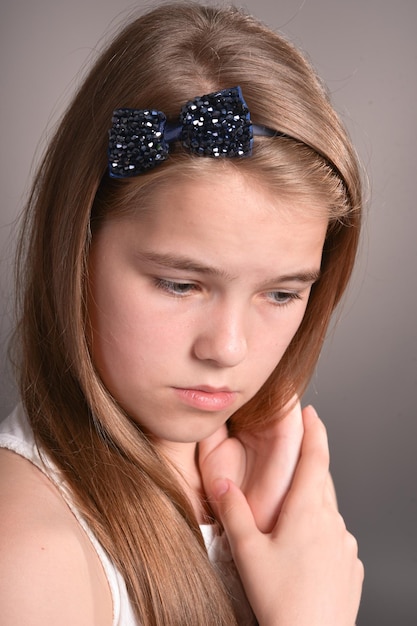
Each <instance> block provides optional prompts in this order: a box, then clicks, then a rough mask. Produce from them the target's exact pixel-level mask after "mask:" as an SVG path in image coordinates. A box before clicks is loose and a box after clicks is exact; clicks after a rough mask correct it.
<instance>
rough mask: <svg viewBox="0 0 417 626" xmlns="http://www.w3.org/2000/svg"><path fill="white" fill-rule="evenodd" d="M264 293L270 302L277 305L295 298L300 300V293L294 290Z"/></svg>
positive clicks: (292, 300) (284, 303) (288, 302)
mask: <svg viewBox="0 0 417 626" xmlns="http://www.w3.org/2000/svg"><path fill="white" fill-rule="evenodd" d="M266 295H267V298H268V299H269V300H270V301H271V302H272V304H275V305H277V306H285V305H288V304H290V303H291V302H294V301H295V300H301V296H300V294H299V293H297V292H296V291H270V292H269V293H267V294H266Z"/></svg>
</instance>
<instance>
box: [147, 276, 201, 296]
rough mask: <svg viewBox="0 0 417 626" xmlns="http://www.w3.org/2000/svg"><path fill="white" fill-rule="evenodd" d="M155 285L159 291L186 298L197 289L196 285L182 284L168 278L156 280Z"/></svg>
mask: <svg viewBox="0 0 417 626" xmlns="http://www.w3.org/2000/svg"><path fill="white" fill-rule="evenodd" d="M155 285H156V287H157V288H158V289H162V291H166V292H167V293H169V294H171V295H173V296H186V295H188V294H189V293H191V292H193V291H195V290H196V289H197V285H195V284H194V283H182V282H177V281H175V280H167V279H166V278H156V279H155Z"/></svg>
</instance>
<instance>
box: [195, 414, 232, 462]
mask: <svg viewBox="0 0 417 626" xmlns="http://www.w3.org/2000/svg"><path fill="white" fill-rule="evenodd" d="M227 438H228V432H227V426H226V424H223V425H222V426H220V428H218V429H217V430H216V432H214V433H213V434H212V435H210V437H207V438H206V439H203V440H202V441H200V443H199V444H198V458H199V462H200V463H203V462H204V460H205V459H206V458H207V457H208V455H209V454H210V453H211V452H212V451H213V450H214V449H215V448H217V446H219V445H220V444H221V443H222V442H223V441H224V440H225V439H227Z"/></svg>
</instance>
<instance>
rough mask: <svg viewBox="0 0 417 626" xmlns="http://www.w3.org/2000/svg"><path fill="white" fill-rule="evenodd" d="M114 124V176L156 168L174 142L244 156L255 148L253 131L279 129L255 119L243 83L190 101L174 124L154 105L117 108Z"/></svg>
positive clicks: (194, 149) (205, 153) (192, 148)
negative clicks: (252, 116) (257, 123)
mask: <svg viewBox="0 0 417 626" xmlns="http://www.w3.org/2000/svg"><path fill="white" fill-rule="evenodd" d="M112 123H113V125H112V127H111V129H110V131H109V152H108V156H109V174H110V176H111V177H112V178H126V177H130V176H137V175H138V174H142V173H143V172H146V171H147V170H149V169H151V168H153V167H155V165H156V164H157V163H159V162H161V161H164V160H165V159H166V158H167V156H168V153H169V144H170V143H172V142H174V141H180V142H181V143H182V145H183V146H184V147H185V148H186V149H187V150H189V151H190V152H192V153H194V154H197V155H200V156H210V157H220V156H227V157H244V156H249V155H250V154H251V152H252V143H253V135H254V134H256V135H268V136H271V135H274V134H275V133H274V131H271V130H269V129H267V128H264V127H263V126H255V125H253V124H252V123H251V120H250V114H249V110H248V107H247V106H246V103H245V101H244V99H243V96H242V91H241V89H240V87H233V88H231V89H224V90H223V91H217V92H215V93H211V94H208V95H205V96H201V97H199V98H195V99H194V100H190V101H189V102H187V103H186V104H185V105H184V106H183V107H182V109H181V114H180V119H179V122H178V123H176V124H169V123H167V119H166V116H165V115H164V113H162V112H161V111H155V110H151V109H144V110H141V109H117V110H116V111H114V113H113V119H112Z"/></svg>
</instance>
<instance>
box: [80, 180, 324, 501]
mask: <svg viewBox="0 0 417 626" xmlns="http://www.w3.org/2000/svg"><path fill="white" fill-rule="evenodd" d="M326 229H327V217H326V210H325V208H323V210H322V212H321V213H319V214H318V212H317V210H315V211H311V207H307V206H305V205H303V204H300V203H297V202H295V201H291V202H288V201H285V200H282V199H279V198H277V197H276V196H272V195H271V194H269V193H268V192H267V191H266V190H265V189H264V188H262V187H260V186H259V185H255V184H254V183H253V181H249V182H248V181H245V179H244V178H243V177H242V176H241V175H240V174H238V173H236V172H234V171H225V170H222V171H220V172H217V173H216V175H213V174H211V175H206V176H204V177H202V178H199V179H198V180H194V181H191V182H190V181H179V182H176V183H175V186H174V188H172V187H168V188H165V189H163V190H161V191H160V192H157V193H156V194H155V197H154V199H153V202H152V205H151V207H150V208H148V209H147V211H146V213H144V214H141V213H140V212H138V213H137V214H136V215H134V216H132V217H129V218H126V217H124V218H123V219H119V220H109V221H108V222H107V223H105V224H104V226H103V227H102V229H101V230H100V231H99V232H98V233H97V235H96V237H95V240H94V242H93V245H92V250H91V256H90V267H89V270H90V280H91V290H90V303H89V311H90V319H91V326H92V352H93V358H94V361H95V364H96V366H97V368H98V370H99V372H100V375H101V377H102V379H103V381H104V382H105V384H106V386H107V387H108V389H109V390H110V391H111V393H112V394H113V395H114V397H115V398H116V399H117V400H118V401H119V402H120V404H121V405H122V406H123V407H124V408H125V409H126V410H127V411H128V413H129V415H131V416H132V418H133V419H135V420H136V421H137V422H138V423H139V424H140V425H141V427H142V428H143V429H145V430H146V431H147V432H148V433H149V434H150V435H151V436H153V437H154V439H155V440H156V441H157V443H158V445H159V446H160V448H161V449H162V450H163V451H164V452H165V453H166V454H167V456H168V457H169V458H170V459H171V460H172V461H173V463H174V465H176V466H177V467H179V468H180V469H181V471H182V474H183V475H184V476H185V477H186V479H187V482H189V483H190V484H191V485H192V486H193V489H194V490H195V489H196V488H197V487H198V484H199V480H200V478H199V471H198V468H197V467H196V463H195V452H196V443H197V442H199V441H201V440H203V439H207V438H208V437H210V436H212V435H214V433H216V432H218V431H219V429H221V428H222V427H223V425H224V424H225V422H226V420H227V419H228V418H229V417H230V415H232V414H233V413H234V412H235V411H236V410H237V409H238V408H240V407H241V406H242V405H243V404H244V403H246V402H247V401H248V400H249V399H250V398H251V397H252V396H253V395H254V394H255V393H256V392H257V391H258V389H259V388H260V387H261V386H262V384H263V383H264V382H265V380H266V379H267V378H268V377H269V375H270V374H271V373H272V371H273V370H274V368H275V367H276V365H277V363H278V362H279V361H280V359H281V357H282V355H283V354H284V352H285V350H286V348H287V347H288V345H289V343H290V341H291V339H292V337H293V336H294V334H295V332H296V330H297V329H298V327H299V325H300V322H301V320H302V318H303V315H304V312H305V308H306V306H307V302H308V297H309V294H310V290H311V286H312V284H313V282H314V280H315V278H317V276H318V274H319V271H320V263H321V255H322V248H323V243H324V238H325V234H326ZM185 259H187V262H185ZM224 389H227V390H228V391H229V392H230V393H229V395H228V392H225V393H223V392H222V391H221V390H224ZM199 390H200V391H201V390H202V391H204V392H205V394H201V393H200V392H199ZM216 390H220V392H219V393H215V391H216ZM222 393H223V395H224V396H226V404H225V403H224V402H223V401H224V400H225V398H224V397H220V399H219V407H217V405H216V398H217V397H218V396H219V395H220V396H222ZM190 398H191V401H190ZM194 400H196V401H197V405H196V403H195V402H194ZM205 400H206V403H205ZM298 445H299V442H298ZM190 495H191V496H192V494H190Z"/></svg>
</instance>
